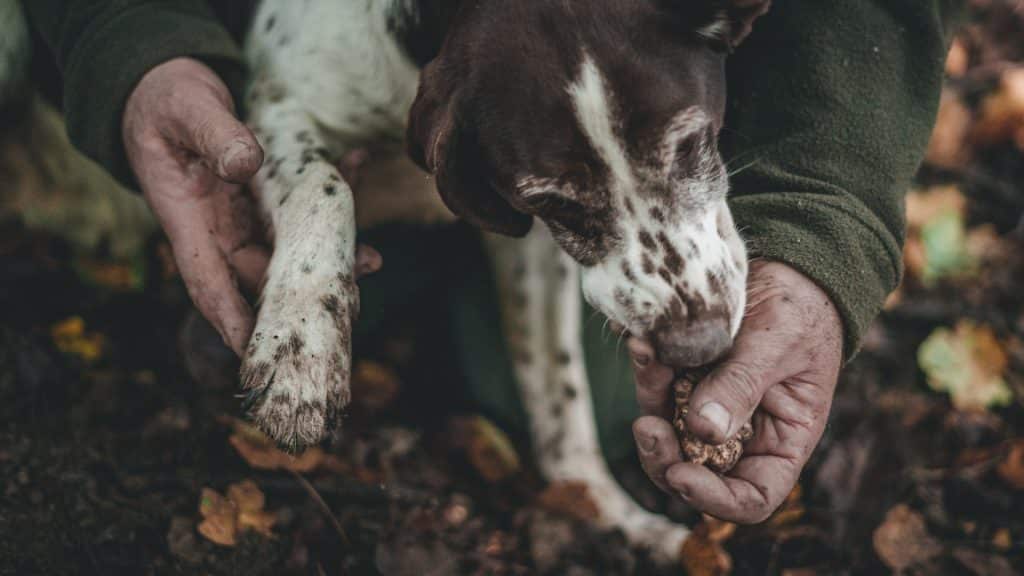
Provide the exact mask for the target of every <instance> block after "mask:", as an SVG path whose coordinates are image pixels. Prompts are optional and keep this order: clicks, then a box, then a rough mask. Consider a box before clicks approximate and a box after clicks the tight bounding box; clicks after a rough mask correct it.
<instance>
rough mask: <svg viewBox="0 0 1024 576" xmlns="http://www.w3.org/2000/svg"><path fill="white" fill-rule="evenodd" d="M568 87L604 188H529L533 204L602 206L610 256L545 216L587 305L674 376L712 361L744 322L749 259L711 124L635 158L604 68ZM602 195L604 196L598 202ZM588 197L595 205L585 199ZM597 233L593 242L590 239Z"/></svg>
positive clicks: (588, 68)
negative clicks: (644, 341)
mask: <svg viewBox="0 0 1024 576" xmlns="http://www.w3.org/2000/svg"><path fill="white" fill-rule="evenodd" d="M581 62H582V65H581V67H580V71H579V74H578V76H577V78H576V80H575V81H574V82H573V83H572V84H571V85H570V86H569V87H568V93H569V95H570V97H571V99H572V103H573V109H574V111H575V116H576V119H577V121H578V122H579V126H580V131H581V132H582V133H583V134H584V135H585V137H586V138H587V140H588V142H589V145H590V148H591V149H592V150H593V151H594V152H596V155H597V156H598V158H599V161H600V163H601V164H603V169H601V170H597V171H592V172H599V173H600V174H601V175H602V176H603V178H601V179H600V180H595V179H591V180H590V181H589V182H588V184H589V187H590V188H591V189H589V190H580V189H578V188H577V187H576V186H575V185H574V184H573V183H572V182H571V181H567V180H558V179H547V178H543V177H536V176H532V175H531V176H525V177H523V178H521V179H520V181H519V182H518V186H517V188H518V191H519V194H520V195H521V197H522V198H523V199H524V200H525V201H526V202H527V203H531V204H532V203H534V202H535V201H536V199H538V198H545V201H546V202H548V203H558V202H559V200H563V201H564V202H565V203H566V205H569V206H573V205H575V206H587V205H589V204H592V203H593V197H594V196H601V197H602V202H603V203H604V206H603V207H602V209H601V210H600V211H601V212H604V213H606V214H609V215H610V216H611V218H608V219H606V221H605V222H604V225H605V226H607V227H610V229H609V230H604V231H602V235H601V236H602V237H603V238H605V239H606V241H605V242H604V243H603V244H604V245H603V246H601V247H595V246H593V240H594V238H593V237H592V236H591V237H589V238H588V237H587V234H588V228H589V227H588V226H586V225H583V226H582V227H579V226H577V225H576V224H578V222H577V221H578V217H577V216H576V215H574V214H566V213H565V211H564V210H554V211H553V212H549V213H547V214H545V211H544V210H540V211H539V215H540V217H541V218H542V219H544V220H545V222H546V223H547V224H548V225H549V227H550V228H551V229H552V231H553V233H554V235H555V238H556V239H557V240H558V241H559V243H560V244H561V245H562V246H563V247H564V248H565V249H566V250H567V251H568V252H569V253H570V255H572V256H573V257H574V258H576V259H577V260H578V261H579V262H580V264H581V265H582V276H583V292H584V295H585V297H586V299H587V301H588V302H589V303H590V304H591V305H592V306H594V307H595V308H596V309H598V310H599V311H601V312H602V313H603V314H605V315H606V316H607V317H608V318H610V319H611V320H613V321H615V322H617V323H619V324H621V325H622V326H624V327H625V328H626V329H627V330H628V331H630V332H631V333H632V334H636V335H641V336H647V337H650V338H651V339H652V340H653V341H654V342H655V344H656V347H657V349H658V352H659V354H660V355H661V356H662V359H663V360H664V361H665V362H667V363H670V364H672V365H677V366H697V365H701V364H704V363H707V362H709V361H711V360H714V359H715V358H717V357H718V356H720V355H721V354H722V353H723V352H724V351H725V350H726V349H727V348H728V346H729V345H730V343H731V341H732V337H733V336H734V335H735V333H736V331H737V330H738V329H739V326H740V321H741V319H742V317H743V310H744V306H745V294H746V290H745V288H746V276H747V258H746V251H745V249H744V247H743V242H742V241H741V239H740V237H739V234H738V233H737V231H736V228H735V226H734V225H733V221H732V215H731V213H730V211H729V207H728V205H727V204H726V193H727V191H728V187H729V184H728V178H727V174H726V170H725V166H724V164H723V162H722V159H721V156H720V155H719V153H718V150H717V147H716V129H715V126H714V122H713V121H712V118H711V117H710V116H709V114H708V113H707V112H705V111H704V110H703V109H702V107H701V106H698V105H693V106H690V107H688V108H685V109H683V110H681V111H679V112H678V113H677V114H676V115H675V116H674V117H673V118H671V120H670V121H669V122H668V123H667V124H666V125H665V126H664V128H663V129H662V133H661V135H660V138H659V139H657V140H656V141H654V142H651V144H652V146H651V147H650V148H648V149H635V150H633V152H632V154H631V153H630V146H629V143H627V142H625V141H623V140H622V138H621V136H620V130H618V129H617V127H621V126H623V125H624V122H623V121H622V119H620V118H618V117H617V116H616V114H617V110H621V109H622V104H620V103H618V102H617V101H616V96H615V94H613V93H612V92H611V91H610V89H609V84H608V83H607V82H606V81H605V79H604V76H603V74H602V72H601V70H600V69H599V68H598V64H597V63H596V62H595V61H594V59H593V58H591V57H590V56H589V55H584V56H583V58H582V59H581ZM595 189H601V190H603V193H602V194H595ZM588 196H590V197H591V198H587V197H588ZM591 232H592V231H591Z"/></svg>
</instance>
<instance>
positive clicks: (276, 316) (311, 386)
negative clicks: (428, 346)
mask: <svg viewBox="0 0 1024 576" xmlns="http://www.w3.org/2000/svg"><path fill="white" fill-rule="evenodd" d="M309 286H310V289H309V290H307V289H303V290H301V291H300V292H308V293H309V296H305V295H302V294H299V293H297V292H296V291H285V290H278V289H277V288H276V287H275V286H273V285H271V284H269V283H268V286H267V287H266V288H265V289H264V293H263V299H262V300H263V304H262V306H261V307H260V312H259V317H258V320H257V322H256V329H255V331H254V332H253V336H252V339H251V340H250V341H249V345H248V347H247V348H246V354H245V359H244V360H243V361H242V369H241V381H242V389H243V392H244V393H245V394H246V397H245V400H244V402H243V409H244V410H245V411H246V412H247V414H248V417H249V418H250V419H251V420H252V422H253V423H254V424H255V425H256V426H257V427H259V428H260V430H262V431H263V432H264V433H266V434H267V435H268V436H270V437H271V438H272V439H273V440H274V441H276V442H277V444H278V445H279V446H280V447H281V448H282V449H284V450H288V451H291V452H295V451H299V450H302V449H303V448H306V447H308V446H311V445H313V444H316V443H318V442H320V440H322V439H323V438H324V437H325V436H326V435H327V433H328V432H330V431H331V430H332V429H333V428H334V426H335V425H336V423H337V421H338V419H339V417H340V415H341V412H342V410H343V409H344V408H345V407H346V406H347V405H348V403H349V399H350V397H351V393H350V389H349V374H350V369H351V357H352V356H351V354H352V352H351V333H352V322H353V320H354V319H355V318H356V316H357V315H358V309H359V293H358V290H357V288H356V285H355V283H354V282H353V281H352V280H351V279H349V278H348V277H346V276H344V275H340V274H339V275H338V276H337V277H336V278H333V279H331V280H330V281H328V282H326V283H319V284H318V283H310V284H309ZM313 289H319V290H322V293H320V294H315V293H312V290H313Z"/></svg>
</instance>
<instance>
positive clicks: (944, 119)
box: [925, 89, 973, 170]
mask: <svg viewBox="0 0 1024 576" xmlns="http://www.w3.org/2000/svg"><path fill="white" fill-rule="evenodd" d="M972 118H973V115H972V114H971V111H970V109H968V108H967V106H966V105H965V104H964V102H963V100H961V99H960V96H959V95H958V94H956V93H955V92H953V91H952V90H949V89H946V90H943V91H942V97H941V99H940V100H939V113H938V117H937V118H936V120H935V128H934V129H933V130H932V136H931V139H930V140H929V141H928V151H927V153H926V154H925V161H926V162H928V163H929V164H931V165H933V166H937V167H940V168H946V169H949V170H958V169H961V168H963V167H964V166H966V165H967V162H968V161H969V160H970V148H969V147H968V146H967V133H968V132H969V131H970V129H971V120H972Z"/></svg>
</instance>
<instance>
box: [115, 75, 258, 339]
mask: <svg viewBox="0 0 1024 576" xmlns="http://www.w3.org/2000/svg"><path fill="white" fill-rule="evenodd" d="M122 138H123V140H124V146H125V152H126V154H127V156H128V161H129V163H130V164H131V166H132V169H133V170H134V171H135V175H136V177H137V178H138V181H139V184H140V185H141V187H142V192H143V195H144V196H145V198H146V201H147V202H149V205H150V208H151V209H152V210H153V212H154V214H155V215H156V217H157V220H158V221H159V222H160V225H161V226H162V227H163V229H164V232H166V234H167V237H168V239H169V240H170V242H171V246H172V248H173V251H174V258H175V261H176V262H177V265H178V269H179V271H180V272H181V276H182V279H183V280H184V281H185V286H186V287H187V288H188V292H189V296H190V297H191V298H192V301H193V303H195V305H196V307H197V308H199V311H200V312H201V313H202V314H203V316H205V317H206V318H207V319H208V320H209V321H210V323H211V324H212V325H213V326H214V327H215V328H216V329H217V331H218V332H219V333H220V335H221V337H222V338H224V342H225V343H227V344H228V345H229V346H230V347H231V348H232V349H233V350H234V351H235V353H238V354H240V353H241V352H242V350H243V348H244V346H245V344H246V342H247V341H248V338H249V334H250V333H251V332H252V326H253V322H254V316H253V312H252V309H251V308H250V306H249V304H248V302H246V300H245V298H244V297H243V296H242V293H241V291H240V284H241V286H244V287H246V288H247V289H250V290H253V291H255V289H256V286H257V285H258V283H259V281H260V279H261V278H262V277H263V272H264V270H265V269H266V267H267V263H268V260H269V252H268V250H267V249H266V248H265V247H264V246H263V245H262V244H260V243H259V241H258V238H259V236H260V232H262V230H261V227H260V226H259V222H258V219H257V217H256V210H255V206H254V204H253V201H252V198H251V197H250V196H249V195H248V193H247V192H246V191H245V190H244V189H243V187H242V184H245V183H247V182H248V181H249V180H250V179H251V178H252V177H253V176H254V175H255V174H256V172H257V171H258V170H259V168H260V166H261V165H262V164H263V150H262V148H260V145H259V143H258V142H257V141H256V138H255V136H253V134H252V132H250V131H249V129H248V128H247V127H246V126H245V125H244V124H243V123H241V122H240V121H239V120H238V119H237V118H236V117H235V110H234V103H233V101H232V99H231V94H230V92H229V91H228V88H227V87H226V86H225V85H224V83H223V82H222V81H221V80H220V78H218V77H217V75H216V74H215V73H214V72H213V70H210V69H209V68H207V67H206V66H205V65H203V64H202V63H200V62H198V61H196V60H192V59H188V58H177V59H174V60H170V61H168V62H165V63H163V64H161V65H159V66H156V67H155V68H153V69H152V70H150V71H149V72H148V73H147V74H146V75H145V76H143V78H142V80H141V81H140V82H139V84H138V85H137V86H136V87H135V89H134V90H133V91H132V93H131V95H130V96H129V97H128V101H127V103H126V105H125V112H124V118H123V122H122Z"/></svg>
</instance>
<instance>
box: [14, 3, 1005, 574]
mask: <svg viewBox="0 0 1024 576" xmlns="http://www.w3.org/2000/svg"><path fill="white" fill-rule="evenodd" d="M947 72H948V75H949V80H948V82H947V88H946V92H945V94H944V96H943V104H942V110H941V112H940V115H939V124H938V128H937V131H936V135H935V137H934V139H933V142H932V145H931V147H930V149H929V152H928V160H927V162H926V163H925V165H924V167H923V168H922V170H921V172H920V174H919V175H918V179H917V183H916V184H915V186H914V189H913V191H912V192H911V194H910V196H909V197H908V226H909V234H908V241H907V248H906V253H905V262H906V268H907V271H906V278H905V280H904V283H903V285H902V286H901V288H900V290H899V291H898V292H897V293H896V294H895V295H894V296H893V297H892V298H891V299H890V301H889V303H888V304H887V306H886V310H885V312H884V313H883V314H882V316H881V318H880V319H879V320H878V322H877V323H876V325H875V326H874V327H873V328H872V330H871V331H870V333H869V334H868V336H867V338H866V341H865V343H864V349H863V351H862V352H861V354H860V355H859V357H858V358H857V359H856V360H855V361H854V362H853V363H852V364H851V365H850V366H849V367H848V368H847V369H846V370H845V371H844V373H843V376H842V381H841V382H840V385H839V392H838V396H837V399H836V402H835V405H834V409H833V413H832V415H831V421H830V424H829V427H828V429H827V430H826V433H825V437H824V439H823V440H822V443H821V445H820V446H819V448H818V450H817V451H816V453H815V455H814V456H813V458H812V460H811V462H810V464H809V465H808V467H807V469H806V470H805V472H804V474H803V476H802V478H801V482H800V485H799V487H798V488H797V489H796V490H794V492H793V493H792V494H791V495H790V498H789V500H788V501H787V502H786V504H785V505H784V506H783V507H782V508H781V509H780V510H779V511H778V512H777V513H776V514H775V515H774V516H773V517H772V518H771V519H769V520H768V521H767V522H766V523H764V524H762V525H759V526H754V527H736V526H733V525H731V524H727V523H723V522H719V521H717V520H714V519H711V518H704V519H700V518H699V517H697V516H695V515H694V514H693V513H692V512H688V511H686V510H678V511H676V512H677V513H678V514H679V515H681V516H682V517H689V518H691V519H692V520H694V521H699V523H698V525H697V528H696V531H695V534H694V536H693V537H692V538H691V539H690V541H689V542H688V544H687V546H686V548H685V550H684V553H683V557H682V558H681V561H680V566H679V567H678V568H676V569H674V570H671V571H668V572H667V573H683V572H684V571H685V572H686V573H690V574H700V575H721V574H729V573H732V574H757V575H760V574H785V575H787V576H804V575H811V574H877V573H888V572H897V573H898V572H902V573H908V574H976V575H979V576H980V575H995V576H1001V575H1012V574H1020V573H1024V218H1022V216H1024V2H1016V1H1014V2H1011V1H1002V2H1000V1H995V0H987V1H981V0H976V1H974V2H972V23H971V25H970V26H969V27H968V28H967V29H966V30H965V31H964V32H962V33H961V34H960V36H959V37H958V40H957V42H956V44H954V47H953V50H952V53H951V56H950V59H949V62H948V64H947ZM7 153H8V154H9V153H10V152H9V150H8V152H7ZM30 156H31V155H30ZM9 160H10V158H9V157H8V158H7V160H6V161H8V164H6V165H4V164H3V163H2V162H0V174H3V173H4V172H3V169H5V166H6V168H7V169H9V166H10V164H9ZM39 182H43V183H44V184H45V182H46V180H45V179H43V180H40V181H39ZM40 185H43V184H40ZM19 206H21V205H20V204H19ZM20 209H21V208H20V207H19V208H17V209H16V210H20ZM135 210H136V208H132V209H131V210H129V212H131V213H132V214H136V212H134V211H135ZM112 212H113V213H117V212H118V211H117V210H113V211H112ZM123 213H124V211H122V214H123ZM133 218H135V220H137V221H140V222H141V221H142V220H144V219H145V217H144V216H138V215H136V216H133ZM27 220H31V219H27V218H19V217H18V214H17V213H15V214H11V213H10V211H8V212H7V213H6V214H5V215H4V218H2V219H0V270H2V278H3V279H2V281H0V574H12V575H14V574H17V575H27V574H103V575H109V574H314V575H316V574H377V573H381V574H389V575H390V574H397V575H403V574H415V575H417V576H422V575H425V574H572V575H586V574H595V575H605V574H655V573H658V572H657V571H656V569H655V568H654V567H653V566H652V565H651V563H650V561H649V559H648V558H647V557H646V555H645V554H644V553H643V552H642V551H638V550H632V549H630V548H629V547H628V546H627V545H626V544H625V541H624V539H623V538H622V536H621V535H620V534H617V533H602V532H598V531H595V530H593V529H591V528H589V527H588V525H587V523H586V522H585V520H586V517H587V516H588V511H587V506H586V500H585V498H584V497H582V496H581V495H580V493H579V490H578V487H577V486H572V485H556V486H545V485H544V484H543V483H542V482H541V481H540V480H539V478H538V477H537V474H536V473H535V471H533V470H532V468H531V464H530V461H529V457H528V454H527V453H526V452H525V451H524V450H523V449H522V447H521V446H517V445H515V444H513V443H511V442H510V441H509V439H508V438H507V437H505V435H504V434H503V433H502V432H501V431H499V430H497V429H496V428H495V427H494V426H493V425H492V424H490V423H489V422H487V421H486V420H483V419H482V418H480V417H477V416H474V415H473V414H471V413H469V412H466V411H465V410H464V409H462V408H460V407H456V408H452V407H451V406H450V405H448V404H447V403H445V402H442V401H440V400H438V398H440V397H444V394H443V392H436V393H434V394H430V395H424V394H422V393H419V394H418V393H417V392H416V391H417V390H423V389H431V390H435V391H436V390H444V389H445V386H449V385H451V383H450V382H446V380H447V379H449V378H450V377H451V376H450V374H451V370H450V368H449V367H446V366H445V365H444V362H443V358H444V351H443V350H438V349H437V347H436V345H434V344H432V343H430V342H429V338H424V337H423V336H422V333H421V332H420V331H419V329H418V328H417V327H416V319H415V318H410V319H409V327H408V329H406V330H401V331H399V332H398V333H396V334H394V335H393V336H392V337H389V338H387V339H385V340H384V341H381V342H372V343H367V344H366V345H365V346H364V347H363V348H362V349H361V350H359V351H358V352H359V358H360V360H359V363H358V365H357V367H356V374H355V377H354V380H355V382H354V388H355V390H354V394H353V396H354V399H355V400H354V401H355V405H354V406H353V407H352V410H351V413H350V415H349V417H348V418H347V420H346V423H345V429H344V432H343V433H342V434H340V435H339V436H338V437H337V438H335V439H333V440H332V441H331V442H329V443H327V444H325V447H324V448H322V449H316V450H313V451H311V452H308V453H307V454H305V455H303V456H302V457H299V458H297V459H296V458H290V457H287V456H285V455H283V454H282V453H280V452H278V451H277V450H276V449H274V448H273V447H271V446H270V445H269V444H267V443H266V441H265V439H264V438H262V437H261V436H260V435H259V434H258V433H256V432H254V431H253V430H252V429H251V428H249V427H248V426H246V425H245V424H244V423H243V422H241V421H239V420H237V419H236V418H235V416H237V415H238V414H239V409H238V399H237V398H236V397H235V384H236V381H237V378H236V376H235V373H234V371H233V370H234V369H236V368H237V364H233V361H232V360H231V359H230V358H229V357H226V356H225V351H224V349H223V348H221V347H219V346H217V345H216V342H217V338H216V336H215V335H213V334H212V332H211V331H210V329H209V328H208V327H207V326H206V325H205V324H203V323H202V322H201V321H199V320H198V319H197V317H196V316H195V314H194V312H192V311H191V307H190V305H189V303H188V299H187V295H186V293H185V291H184V289H183V287H182V286H181V283H180V280H179V279H178V278H177V276H176V275H175V272H174V270H173V266H172V265H171V264H170V260H169V258H168V252H167V246H166V244H165V243H164V241H162V240H161V239H159V238H154V237H150V236H149V235H147V234H145V231H146V230H148V229H150V228H148V227H147V225H146V224H145V223H143V224H141V225H139V227H138V229H139V230H140V231H139V232H137V234H138V235H140V237H142V238H143V239H144V241H140V242H139V245H140V247H135V248H133V247H131V246H128V247H117V248H116V249H114V248H111V246H110V245H109V244H108V243H105V242H103V241H102V239H101V240H95V239H94V238H89V239H86V240H82V239H80V238H72V239H69V238H67V237H66V236H62V235H61V234H59V226H50V227H47V228H46V229H47V230H49V231H46V230H40V228H39V227H38V226H34V225H33V222H34V221H29V222H26V221H27ZM148 226H151V223H150V224H149V225H148ZM54 228H57V229H56V230H55V229H54ZM100 236H102V234H100ZM83 242H84V243H86V244H88V248H89V251H88V253H83V250H82V244H83ZM125 254H128V256H125ZM425 375H429V376H425ZM633 468H636V467H633ZM638 472H639V471H638V470H633V471H632V472H629V471H628V470H627V471H625V472H624V478H623V481H624V483H626V484H627V485H628V487H629V488H630V489H631V490H633V491H634V492H635V493H636V494H637V497H638V498H639V499H640V500H641V501H642V502H649V503H650V502H657V501H658V500H659V496H658V495H657V494H656V493H655V491H654V490H653V489H652V488H651V487H650V486H649V485H648V484H647V483H646V481H645V480H644V479H643V478H642V477H641V476H640V475H639V473H638Z"/></svg>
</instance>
